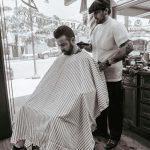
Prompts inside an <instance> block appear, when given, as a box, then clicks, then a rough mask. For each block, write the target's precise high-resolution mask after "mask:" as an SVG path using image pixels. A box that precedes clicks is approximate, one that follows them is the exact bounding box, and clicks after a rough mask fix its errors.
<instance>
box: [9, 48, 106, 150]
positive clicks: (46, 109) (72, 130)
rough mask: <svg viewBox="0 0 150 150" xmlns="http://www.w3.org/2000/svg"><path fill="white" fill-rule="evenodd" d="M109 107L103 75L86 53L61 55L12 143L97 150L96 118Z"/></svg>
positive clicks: (21, 119) (30, 103)
mask: <svg viewBox="0 0 150 150" xmlns="http://www.w3.org/2000/svg"><path fill="white" fill-rule="evenodd" d="M107 107H108V93H107V88H106V83H105V77H104V74H103V72H100V71H99V68H98V65H97V63H96V62H95V61H94V60H93V59H92V58H91V57H90V56H89V54H87V53H86V52H85V51H84V50H83V51H82V52H79V53H77V54H73V55H70V56H67V55H61V56H60V57H59V58H57V60H56V61H55V62H54V63H53V65H52V66H51V67H50V69H49V70H48V72H47V73H46V75H45V76H44V78H43V79H42V80H41V82H40V83H39V85H38V87H37V88H36V90H35V91H34V92H33V94H32V96H31V98H30V100H29V101H28V102H27V103H26V104H25V105H24V106H23V107H22V108H21V109H20V112H19V114H18V116H17V120H16V123H15V125H14V130H13V135H12V138H11V143H16V142H17V141H18V140H20V139H26V140H27V141H30V142H31V143H33V144H35V145H38V146H39V147H40V148H41V150H93V148H94V144H95V142H94V140H93V136H92V131H93V130H94V129H95V127H96V122H95V118H96V117H97V116H98V115H100V113H101V111H102V110H104V109H106V108H107Z"/></svg>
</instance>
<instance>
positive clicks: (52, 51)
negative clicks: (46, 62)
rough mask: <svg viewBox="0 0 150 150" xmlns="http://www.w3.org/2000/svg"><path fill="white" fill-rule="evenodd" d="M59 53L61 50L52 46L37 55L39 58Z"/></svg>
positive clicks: (55, 55)
mask: <svg viewBox="0 0 150 150" xmlns="http://www.w3.org/2000/svg"><path fill="white" fill-rule="evenodd" d="M60 54H61V51H60V50H59V49H58V48H57V49H56V48H52V49H50V50H47V51H44V52H41V53H39V54H38V57H39V58H41V59H47V58H49V57H57V56H59V55H60Z"/></svg>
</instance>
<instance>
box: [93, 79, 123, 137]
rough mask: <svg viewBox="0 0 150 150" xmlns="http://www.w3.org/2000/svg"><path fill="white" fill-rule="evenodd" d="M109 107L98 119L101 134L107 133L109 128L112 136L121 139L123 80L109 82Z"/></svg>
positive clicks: (98, 131) (98, 129) (98, 128)
mask: <svg viewBox="0 0 150 150" xmlns="http://www.w3.org/2000/svg"><path fill="white" fill-rule="evenodd" d="M107 87H108V93H109V107H108V108H107V109H105V110H104V111H103V112H102V113H101V115H100V116H99V117H98V118H97V119H96V122H97V130H96V132H97V133H98V134H99V135H106V134H107V133H108V129H109V131H110V138H111V139H114V140H120V137H121V133H122V124H123V123H122V122H123V107H122V106H123V89H122V83H121V81H118V82H107Z"/></svg>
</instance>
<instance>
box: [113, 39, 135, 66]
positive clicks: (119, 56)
mask: <svg viewBox="0 0 150 150" xmlns="http://www.w3.org/2000/svg"><path fill="white" fill-rule="evenodd" d="M133 49H134V48H133V44H132V41H127V42H125V43H123V44H122V45H121V46H120V48H119V51H118V52H117V53H116V54H115V55H114V57H113V58H111V62H112V64H114V63H116V62H118V61H121V60H123V59H124V58H125V57H127V55H128V54H129V53H130V52H131V51H133Z"/></svg>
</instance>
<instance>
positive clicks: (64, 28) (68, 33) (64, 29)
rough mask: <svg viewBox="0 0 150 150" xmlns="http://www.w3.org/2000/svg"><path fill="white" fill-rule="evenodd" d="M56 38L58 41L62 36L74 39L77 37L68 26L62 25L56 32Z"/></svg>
mask: <svg viewBox="0 0 150 150" xmlns="http://www.w3.org/2000/svg"><path fill="white" fill-rule="evenodd" d="M53 34H54V37H55V38H56V39H58V38H59V37H61V36H62V35H65V36H67V37H68V38H72V37H75V35H74V32H73V30H72V29H71V28H70V27H68V26H66V25H62V26H60V27H58V28H57V29H56V30H55V31H54V33H53Z"/></svg>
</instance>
